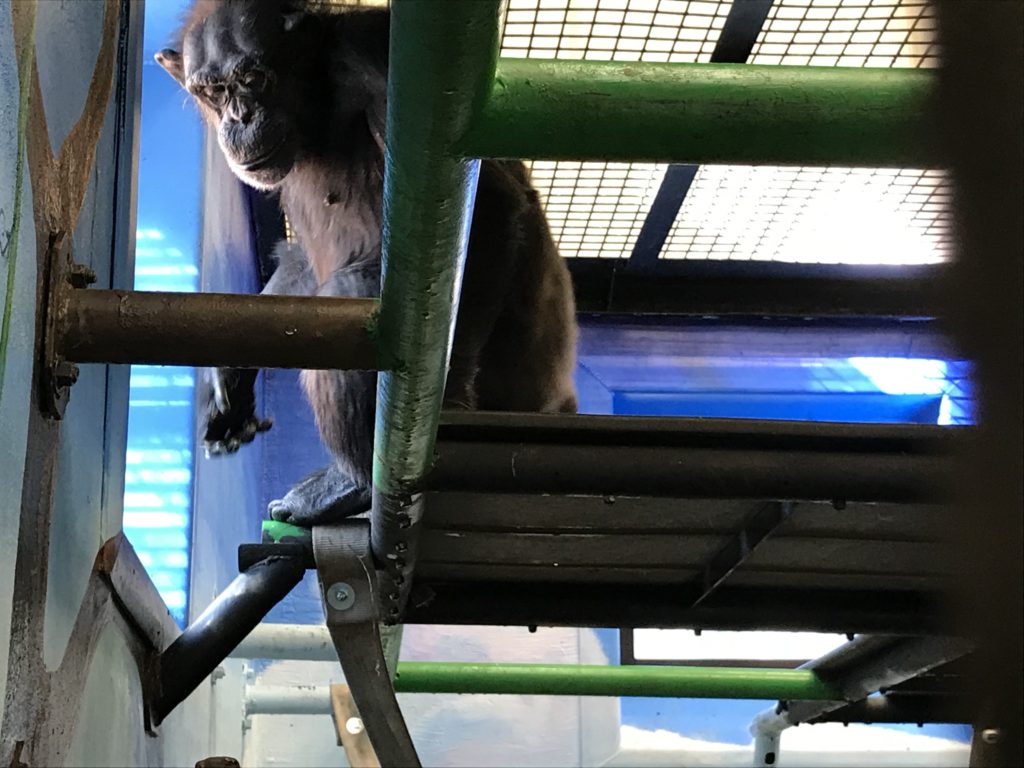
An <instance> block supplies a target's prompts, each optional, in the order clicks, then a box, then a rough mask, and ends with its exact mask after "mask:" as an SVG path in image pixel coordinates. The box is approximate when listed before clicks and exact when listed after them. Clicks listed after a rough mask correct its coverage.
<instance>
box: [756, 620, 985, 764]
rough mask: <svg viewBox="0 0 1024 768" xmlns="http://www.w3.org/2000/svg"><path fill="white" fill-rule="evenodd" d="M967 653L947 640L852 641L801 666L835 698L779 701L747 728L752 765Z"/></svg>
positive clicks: (960, 643) (963, 644) (772, 759)
mask: <svg viewBox="0 0 1024 768" xmlns="http://www.w3.org/2000/svg"><path fill="white" fill-rule="evenodd" d="M972 649H973V644H972V643H970V642H969V641H967V640H963V639H959V638H949V637H910V638H905V639H894V638H886V637H872V636H865V637H858V638H856V639H855V640H854V641H852V642H850V643H847V644H846V645H843V646H841V647H840V648H838V649H837V650H835V651H833V652H831V653H829V654H827V655H826V656H823V657H821V658H820V659H815V660H814V661H810V662H808V663H807V664H805V665H804V666H803V667H802V668H801V669H805V670H813V671H816V672H817V673H818V674H820V675H821V677H822V678H823V679H824V680H827V681H828V682H830V683H832V684H833V685H834V686H835V687H836V689H837V690H839V691H840V692H841V695H840V696H838V697H836V699H835V700H833V701H810V700H806V699H801V700H793V699H790V700H785V699H783V700H781V701H780V704H779V706H777V707H775V708H772V709H769V710H765V711H764V712H762V713H760V714H759V715H757V717H755V718H754V721H753V722H752V723H751V726H750V731H751V733H752V734H754V742H755V746H754V750H755V752H754V757H755V764H756V765H774V764H775V763H776V762H777V760H778V746H779V739H778V737H779V734H781V733H782V731H784V730H785V729H786V728H789V727H790V726H793V725H799V724H800V723H805V722H808V721H809V720H813V719H815V718H817V717H820V716H822V715H824V714H826V713H828V712H832V711H835V710H837V709H840V708H842V707H844V706H846V705H847V703H849V702H856V701H860V700H861V699H864V698H867V697H868V696H869V695H871V694H872V693H875V692H876V691H878V690H879V689H881V688H886V687H890V686H894V685H897V684H899V683H902V682H904V681H905V680H910V679H911V678H914V677H917V676H918V675H920V674H923V673H925V672H927V671H929V670H931V669H934V668H935V667H938V666H941V665H943V664H946V663H948V662H950V661H954V660H956V659H958V658H960V657H962V656H964V655H965V654H967V653H969V652H970V651H971V650H972Z"/></svg>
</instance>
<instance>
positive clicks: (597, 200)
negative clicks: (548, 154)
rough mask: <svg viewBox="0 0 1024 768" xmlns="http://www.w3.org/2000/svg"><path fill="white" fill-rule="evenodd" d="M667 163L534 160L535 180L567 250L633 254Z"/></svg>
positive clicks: (553, 227)
mask: <svg viewBox="0 0 1024 768" xmlns="http://www.w3.org/2000/svg"><path fill="white" fill-rule="evenodd" d="M667 167H668V166H666V165H662V164H655V163H577V162H551V161H536V162H534V163H533V164H532V174H533V181H534V184H535V185H536V187H537V190H538V191H539V192H540V195H541V199H542V200H544V205H545V210H546V212H547V216H548V221H549V223H550V225H551V232H552V235H553V236H554V238H555V241H556V242H557V243H558V247H559V250H560V251H561V253H562V255H563V256H576V257H592V258H600V257H604V258H613V259H624V258H628V257H629V254H630V252H631V251H632V250H633V244H634V243H635V242H636V239H637V237H638V236H639V234H640V228H641V227H642V226H643V224H644V218H645V217H646V216H647V211H648V210H650V207H651V201H652V200H653V199H654V196H655V195H656V194H657V193H658V187H659V186H661V180H662V178H663V177H664V176H665V169H666V168H667Z"/></svg>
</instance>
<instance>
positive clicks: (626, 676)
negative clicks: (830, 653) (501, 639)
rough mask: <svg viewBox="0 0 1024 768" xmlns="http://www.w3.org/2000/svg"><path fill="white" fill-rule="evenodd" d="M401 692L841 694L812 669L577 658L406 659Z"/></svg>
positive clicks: (734, 696)
mask: <svg viewBox="0 0 1024 768" xmlns="http://www.w3.org/2000/svg"><path fill="white" fill-rule="evenodd" d="M395 690H396V691H398V692H399V693H515V694H524V695H549V696H646V697H678V698H702V699H718V698H722V699H792V700H805V701H811V700H820V701H835V700H841V699H842V694H841V693H840V692H839V691H838V689H836V688H834V687H833V686H831V685H829V684H828V683H827V682H825V681H824V680H822V679H821V678H820V677H818V675H817V674H815V673H814V672H812V671H811V670H805V669H753V668H742V667H682V666H680V667H668V666H662V667H658V666H646V665H643V666H641V665H628V666H622V667H611V666H608V667H606V666H596V665H575V664H457V663H448V662H414V661H403V662H400V663H399V665H398V676H397V677H396V678H395Z"/></svg>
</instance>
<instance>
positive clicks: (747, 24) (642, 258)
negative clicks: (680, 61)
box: [629, 0, 773, 270]
mask: <svg viewBox="0 0 1024 768" xmlns="http://www.w3.org/2000/svg"><path fill="white" fill-rule="evenodd" d="M772 2H773V0H745V1H744V2H733V4H732V5H731V6H729V15H728V16H726V17H725V25H724V26H723V27H722V31H721V32H720V33H719V34H718V42H717V43H715V50H714V51H713V52H712V53H711V61H712V63H715V64H743V63H745V62H746V60H747V57H748V56H750V51H751V50H753V48H754V43H756V42H757V36H758V34H760V32H761V27H762V26H763V25H764V20H765V19H766V18H767V17H768V11H769V10H770V9H771V7H772ZM699 167H700V166H697V165H680V164H672V165H670V166H669V167H668V168H667V169H666V170H665V177H664V178H663V179H662V181H661V186H660V187H659V188H658V194H657V195H655V197H654V201H653V202H652V203H651V207H650V210H648V211H647V216H646V218H645V219H644V225H643V227H642V228H641V229H640V234H639V235H638V236H637V238H636V243H635V244H634V246H633V253H632V255H631V256H630V259H629V268H630V269H631V270H632V269H649V268H651V267H652V266H654V265H655V264H657V263H658V256H659V255H660V254H661V249H662V246H664V245H665V240H666V239H667V238H668V234H669V232H670V231H671V229H672V225H673V224H674V223H675V220H676V216H677V215H678V214H679V209H680V208H681V207H682V205H683V200H685V199H686V194H687V193H688V192H689V191H690V185H691V184H692V183H693V180H694V178H695V177H696V176H697V171H698V169H699Z"/></svg>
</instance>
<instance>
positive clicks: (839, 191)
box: [662, 166, 950, 264]
mask: <svg viewBox="0 0 1024 768" xmlns="http://www.w3.org/2000/svg"><path fill="white" fill-rule="evenodd" d="M949 196H950V190H949V187H948V184H947V181H946V177H945V174H943V173H942V172H941V171H921V170H909V169H902V170H901V169H898V168H890V169H851V168H783V167H772V166H760V167H751V166H703V167H701V169H700V170H699V171H698V173H697V177H696V178H695V179H694V182H693V185H692V186H691V188H690V194H689V195H687V198H686V200H685V201H684V202H683V206H682V209H681V210H680V212H679V216H678V217H677V218H676V222H675V224H674V225H673V227H672V230H671V231H670V233H669V237H668V240H667V241H666V243H665V247H664V248H663V250H662V258H669V259H732V260H757V261H781V262H791V263H805V264H927V263H934V262H939V261H943V260H944V259H946V258H947V257H948V253H949V250H950V242H949V222H948V220H947V217H946V215H945V211H946V209H947V206H948V203H949Z"/></svg>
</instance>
